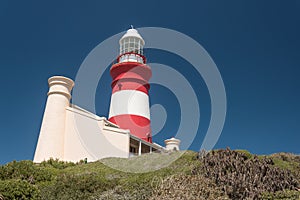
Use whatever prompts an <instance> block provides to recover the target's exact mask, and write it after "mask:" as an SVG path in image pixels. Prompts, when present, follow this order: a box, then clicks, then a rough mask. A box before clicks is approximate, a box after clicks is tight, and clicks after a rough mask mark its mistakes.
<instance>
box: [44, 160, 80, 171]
mask: <svg viewBox="0 0 300 200" xmlns="http://www.w3.org/2000/svg"><path fill="white" fill-rule="evenodd" d="M40 165H41V166H43V167H49V166H51V167H54V168H56V169H65V168H67V167H72V166H75V165H76V164H75V163H72V162H65V161H60V160H58V159H53V158H50V159H49V160H47V161H43V162H42V163H41V164H40Z"/></svg>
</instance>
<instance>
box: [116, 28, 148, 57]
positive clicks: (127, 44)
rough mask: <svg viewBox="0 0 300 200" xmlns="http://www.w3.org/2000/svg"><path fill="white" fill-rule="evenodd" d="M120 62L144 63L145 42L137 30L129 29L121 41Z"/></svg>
mask: <svg viewBox="0 0 300 200" xmlns="http://www.w3.org/2000/svg"><path fill="white" fill-rule="evenodd" d="M119 43H120V59H119V62H131V61H134V62H141V63H144V61H143V57H142V55H143V47H144V45H145V42H144V40H143V38H142V37H141V35H140V34H139V33H138V31H137V30H136V29H133V28H131V29H129V30H128V31H127V32H126V34H125V35H124V36H123V37H122V38H121V39H120V42H119Z"/></svg>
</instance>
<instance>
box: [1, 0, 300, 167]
mask: <svg viewBox="0 0 300 200" xmlns="http://www.w3.org/2000/svg"><path fill="white" fill-rule="evenodd" d="M299 10H300V3H299V1H297V0H290V1H285V2H283V1H279V0H269V1H259V0H245V1H240V0H229V1H216V0H211V1H199V0H197V1H196V0H195V1H176V0H175V1H168V2H167V1H158V0H153V1H134V0H132V1H129V2H124V1H92V0H91V1H63V2H62V1H48V2H45V1H44V2H42V1H31V0H29V1H19V2H17V1H1V3H0V25H1V29H0V67H1V73H0V77H1V78H0V81H1V84H0V90H1V98H0V110H1V115H0V134H1V139H0V163H6V162H9V161H12V160H23V159H32V158H33V154H34V150H35V145H36V142H37V138H38V133H39V128H40V123H41V120H42V115H43V111H44V106H45V102H46V93H47V90H48V85H47V79H48V78H49V77H50V76H53V75H64V76H67V77H70V78H72V79H74V78H75V76H76V73H77V70H78V69H79V67H80V65H81V63H82V61H83V60H84V58H85V57H86V56H87V55H88V53H89V52H90V51H91V50H92V49H93V48H94V47H95V46H97V45H98V44H99V43H100V42H101V41H103V40H105V39H107V38H108V37H110V36H112V35H114V34H116V33H119V32H121V31H125V30H126V29H128V28H129V26H130V25H131V24H133V25H134V26H135V27H150V26H151V27H165V28H169V29H174V30H177V31H180V32H182V33H184V34H186V35H188V36H190V37H192V38H193V39H194V40H196V41H197V42H199V43H200V44H201V45H202V46H203V47H204V48H205V49H206V50H207V52H208V53H209V54H210V56H211V57H212V58H213V60H214V61H215V63H216V65H217V66H218V69H219V71H220V73H221V75H222V78H223V81H224V85H225V88H226V93H227V103H228V104H227V106H228V107H227V108H228V110H227V117H226V122H225V126H224V129H223V132H222V135H221V137H220V138H219V141H218V143H217V145H216V146H215V148H225V147H227V146H229V147H231V148H232V149H248V150H249V151H251V152H253V153H257V154H270V153H273V152H281V151H284V152H294V153H300V145H299V143H300V142H299V141H300V127H299V120H300V105H299V102H300V92H299V91H300V90H299V87H300V79H299V74H300V59H299V54H300V50H299V46H300V39H299V36H300V26H299V24H300V12H299ZM146 56H147V57H148V60H149V61H150V62H158V63H164V64H168V65H170V66H172V67H174V68H175V69H177V70H179V71H180V70H182V69H183V67H187V68H188V65H189V64H188V63H186V62H185V61H184V60H182V59H180V58H178V57H176V55H172V54H171V53H168V52H163V51H155V50H149V51H146ZM104 75H106V76H105V77H103V78H102V79H101V81H100V83H99V88H100V87H101V89H103V91H106V92H105V94H104V95H102V94H101V95H100V94H97V95H96V101H98V100H99V102H100V99H101V104H100V103H99V105H96V108H97V114H99V115H101V116H107V113H108V103H109V100H110V99H109V97H110V88H109V84H110V80H111V79H110V77H109V74H108V71H107V72H106V73H105V74H104ZM184 75H185V77H186V78H187V79H189V80H190V82H191V83H193V84H194V85H195V84H196V85H197V87H199V88H201V91H203V92H201V93H197V97H198V99H199V102H200V107H201V122H200V129H199V131H198V134H197V137H196V139H195V140H194V142H193V144H192V145H191V147H190V148H191V149H193V150H198V149H199V148H200V145H201V142H202V139H203V137H204V133H205V131H206V130H207V126H208V122H209V118H210V100H209V96H208V92H207V88H206V87H205V83H204V82H203V80H202V79H201V77H195V76H194V73H193V71H192V70H190V71H186V72H185V74H184ZM150 95H151V103H152V104H154V103H161V104H162V105H164V106H165V107H166V110H167V111H168V112H170V114H169V113H168V119H167V123H166V125H165V127H164V128H163V130H162V131H161V132H160V133H159V134H157V136H155V137H156V138H154V139H156V140H157V141H158V142H160V143H161V142H162V138H163V134H165V135H168V136H169V135H170V136H171V135H172V133H174V132H176V129H177V128H178V124H177V123H178V116H176V113H177V114H178V109H176V108H174V109H171V106H170V105H173V104H174V105H176V100H175V99H174V97H173V96H172V94H171V93H170V94H169V92H168V91H167V90H166V89H165V88H162V87H158V86H155V85H153V86H152V87H151V92H150ZM169 100H172V101H169ZM170 102H171V103H170ZM191 120H192V119H191Z"/></svg>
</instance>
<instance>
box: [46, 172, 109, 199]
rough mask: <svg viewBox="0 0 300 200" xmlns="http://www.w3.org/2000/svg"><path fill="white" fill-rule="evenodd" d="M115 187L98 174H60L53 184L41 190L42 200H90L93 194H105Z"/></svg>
mask: <svg viewBox="0 0 300 200" xmlns="http://www.w3.org/2000/svg"><path fill="white" fill-rule="evenodd" d="M113 186H114V185H113V184H112V183H110V182H108V181H106V180H105V179H104V178H103V177H99V175H98V174H96V173H84V174H76V175H75V174H65V173H63V174H60V175H59V176H58V177H57V179H56V181H55V182H53V184H51V185H48V186H46V187H44V188H43V189H41V192H42V199H45V200H52V199H53V200H56V199H60V200H64V199H66V200H69V199H89V198H90V197H91V196H92V194H94V193H96V192H97V193H99V192H103V191H105V190H108V189H109V188H112V187H113Z"/></svg>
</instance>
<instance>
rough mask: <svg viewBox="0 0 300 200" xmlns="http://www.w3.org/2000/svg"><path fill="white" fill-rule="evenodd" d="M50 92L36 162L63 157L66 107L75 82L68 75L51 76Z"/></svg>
mask: <svg viewBox="0 0 300 200" xmlns="http://www.w3.org/2000/svg"><path fill="white" fill-rule="evenodd" d="M48 83H49V87H50V88H49V92H48V98H47V103H46V108H45V112H44V116H43V121H42V125H41V129H40V135H39V139H38V143H37V147H36V151H35V155H34V162H42V161H43V160H48V159H50V158H51V157H52V158H59V159H63V158H64V154H63V148H64V133H65V119H66V107H67V106H69V102H70V98H71V94H70V93H71V90H72V88H73V86H74V82H73V81H72V80H71V79H69V78H66V77H62V76H54V77H51V78H49V80H48Z"/></svg>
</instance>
